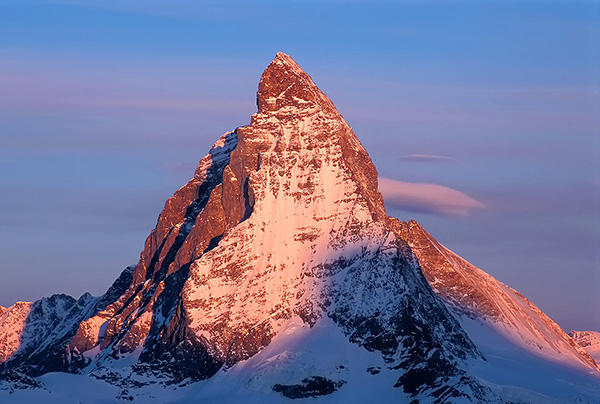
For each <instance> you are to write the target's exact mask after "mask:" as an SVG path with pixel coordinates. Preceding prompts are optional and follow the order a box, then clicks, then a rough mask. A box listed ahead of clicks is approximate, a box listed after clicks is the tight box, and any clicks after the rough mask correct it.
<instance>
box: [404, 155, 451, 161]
mask: <svg viewBox="0 0 600 404" xmlns="http://www.w3.org/2000/svg"><path fill="white" fill-rule="evenodd" d="M400 159H402V160H408V161H427V162H455V161H457V160H456V159H455V158H453V157H450V156H441V155H439V154H406V155H404V156H400Z"/></svg>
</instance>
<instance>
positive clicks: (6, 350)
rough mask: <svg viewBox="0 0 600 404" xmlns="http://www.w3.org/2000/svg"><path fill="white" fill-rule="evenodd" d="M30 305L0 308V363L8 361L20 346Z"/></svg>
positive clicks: (26, 303) (23, 303) (22, 303)
mask: <svg viewBox="0 0 600 404" xmlns="http://www.w3.org/2000/svg"><path fill="white" fill-rule="evenodd" d="M31 305H32V303H29V302H17V303H15V304H14V305H12V306H11V307H9V308H6V309H5V308H4V307H0V363H3V362H6V361H7V360H8V359H10V358H11V357H12V356H13V355H14V354H15V352H17V350H18V349H19V347H20V346H21V335H22V333H23V330H24V329H25V320H26V319H27V316H28V315H29V311H30V310H31Z"/></svg>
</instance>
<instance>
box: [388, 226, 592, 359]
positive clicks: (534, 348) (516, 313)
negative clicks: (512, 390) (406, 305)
mask: <svg viewBox="0 0 600 404" xmlns="http://www.w3.org/2000/svg"><path fill="white" fill-rule="evenodd" d="M397 226H398V228H399V230H400V234H401V235H402V237H403V238H404V239H405V240H406V242H407V243H408V244H409V245H410V247H411V249H412V250H413V252H414V253H415V255H416V256H417V258H418V260H419V264H420V266H421V269H422V270H423V274H424V275H425V277H426V278H427V281H428V282H429V284H430V285H431V287H432V288H433V290H434V291H435V292H436V294H437V295H438V296H440V297H441V298H442V300H443V301H444V302H446V303H447V304H448V305H449V306H450V307H452V308H453V309H454V310H455V311H457V312H458V313H460V314H463V315H466V316H469V317H472V318H475V319H479V320H483V321H486V322H488V323H490V324H491V325H492V326H493V327H494V328H495V329H497V330H498V332H500V333H502V334H503V335H506V336H507V337H508V338H510V339H511V340H513V341H514V342H515V343H517V344H520V345H523V346H524V347H525V348H526V349H527V350H529V351H530V352H532V353H534V354H536V355H541V356H544V357H546V358H549V359H552V360H555V361H559V362H567V363H572V364H576V365H580V366H581V365H582V364H583V365H584V366H586V367H589V368H592V369H594V370H597V369H598V368H597V366H596V363H595V362H594V359H593V358H592V357H591V356H590V355H589V354H588V353H587V352H586V351H585V350H584V349H582V348H581V347H580V346H579V345H578V344H577V343H576V342H574V341H573V339H571V338H570V337H569V336H568V335H567V334H566V333H565V332H564V331H563V330H562V329H561V328H560V327H559V326H558V325H557V324H556V323H555V322H554V321H552V319H550V318H549V317H548V316H546V315H545V314H544V313H543V312H542V311H541V310H540V309H539V308H537V307H536V306H535V305H534V304H533V303H531V302H530V301H529V300H527V299H526V298H525V297H524V296H522V295H521V294H520V293H519V292H517V291H516V290H514V289H511V288H510V287H508V286H506V285H505V284H503V283H501V282H499V281H497V280H496V279H494V278H493V277H492V276H490V275H488V274H487V273H485V272H483V271H482V270H480V269H478V268H476V267H475V266H473V265H471V264H470V263H468V262H467V261H465V260H464V259H462V258H461V257H459V256H458V255H456V254H455V253H453V252H452V251H450V250H448V249H447V248H446V247H444V246H443V245H441V244H440V243H438V242H437V241H436V240H435V239H434V238H433V237H432V236H431V234H429V233H428V232H427V231H425V229H423V227H421V225H419V224H418V223H417V222H415V221H410V222H408V223H406V222H397Z"/></svg>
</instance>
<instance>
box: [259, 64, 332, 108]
mask: <svg viewBox="0 0 600 404" xmlns="http://www.w3.org/2000/svg"><path fill="white" fill-rule="evenodd" d="M256 103H257V106H258V112H259V113H268V112H271V113H272V112H276V111H280V110H284V111H287V112H291V111H294V112H296V111H298V110H306V109H314V108H320V109H323V110H326V111H328V112H332V113H335V114H337V111H336V109H335V107H334V106H333V104H332V102H331V101H330V100H329V98H327V96H326V95H325V94H323V92H322V91H321V90H319V88H318V87H317V86H316V85H315V83H314V81H313V80H312V78H311V77H310V76H309V75H308V74H306V72H304V70H302V68H301V67H300V66H299V65H298V64H297V63H296V61H294V59H292V57H291V56H289V55H287V54H285V53H283V52H278V53H277V55H276V56H275V59H273V61H272V62H271V63H270V64H269V66H268V67H267V68H266V69H265V71H264V72H263V74H262V76H261V79H260V83H259V85H258V93H257V95H256ZM286 107H287V108H286Z"/></svg>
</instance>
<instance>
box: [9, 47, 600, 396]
mask: <svg viewBox="0 0 600 404" xmlns="http://www.w3.org/2000/svg"><path fill="white" fill-rule="evenodd" d="M257 106H258V112H257V113H256V114H255V115H253V116H252V119H251V122H250V124H249V125H248V126H244V127H239V128H237V129H235V130H234V131H232V132H229V133H226V134H224V135H223V136H221V138H220V139H219V140H218V141H217V142H216V143H215V145H214V146H213V148H212V149H211V150H210V151H209V153H208V155H206V156H205V157H204V158H203V159H202V160H201V161H200V164H199V166H198V168H197V170H196V172H195V175H194V177H193V178H192V179H191V180H190V181H189V182H188V183H187V184H186V185H184V186H183V187H182V188H180V189H179V190H178V191H177V192H175V194H174V195H173V197H171V198H170V199H169V200H167V202H166V204H165V207H164V209H163V211H162V212H161V214H160V216H159V218H158V222H157V225H156V228H155V229H154V230H153V231H152V233H151V234H150V235H149V237H148V238H147V240H146V243H145V247H144V250H143V251H142V253H141V255H140V260H139V262H138V264H137V265H136V266H135V267H132V268H128V269H126V270H125V271H124V272H123V274H122V275H121V277H120V278H119V280H117V281H116V282H115V284H114V285H113V286H112V287H111V289H109V291H108V292H107V293H106V294H105V295H104V296H102V297H99V298H95V297H92V296H89V295H84V296H83V297H81V298H80V299H78V300H75V299H74V298H70V297H67V296H64V295H56V296H52V297H50V298H47V299H45V300H44V299H42V300H40V301H38V302H35V303H33V304H21V303H20V304H17V305H15V306H13V308H9V309H3V310H2V311H1V312H0V313H3V314H2V316H3V317H2V322H1V323H0V338H1V339H2V341H1V344H0V347H3V348H2V349H3V350H2V352H3V355H4V356H3V358H4V359H3V360H4V362H3V364H2V365H1V366H2V367H0V371H1V372H3V376H2V377H3V378H4V386H8V387H4V390H5V391H9V390H10V391H13V394H14V395H13V396H11V397H14V399H15V400H17V399H18V400H22V401H29V402H35V401H42V402H44V401H48V400H50V399H51V400H54V401H63V402H64V401H69V400H71V401H74V402H79V401H88V402H89V401H93V399H91V398H90V397H89V391H90V389H93V390H94V391H95V394H96V397H95V398H94V399H97V400H110V399H113V400H114V399H115V397H118V398H119V399H125V400H132V399H135V398H139V399H141V400H143V401H157V402H161V401H177V402H186V401H190V402H192V401H197V400H207V401H221V402H228V401H229V402H240V401H252V400H254V401H260V402H265V401H267V402H268V401H272V402H279V401H280V400H282V399H284V398H286V397H287V398H307V397H320V396H323V397H321V398H322V399H324V400H327V399H330V400H335V401H350V402H352V401H359V402H364V401H367V400H373V399H375V400H378V401H384V402H385V401H394V402H395V401H399V402H413V403H418V402H432V403H444V402H452V403H455V402H456V403H460V402H498V403H501V402H514V401H519V400H520V401H525V402H528V401H527V400H530V401H531V402H534V400H536V401H535V402H551V400H552V399H559V400H561V399H563V398H565V397H568V398H576V399H577V400H580V402H592V401H590V397H594V394H596V393H598V392H600V383H598V379H597V376H594V374H593V372H596V373H597V371H596V370H594V369H595V365H594V363H593V360H591V359H590V358H589V357H588V356H586V354H585V352H583V351H580V350H578V349H577V345H576V344H575V343H573V344H570V343H569V341H570V339H569V337H568V336H567V337H566V338H567V339H566V340H564V341H563V340H561V338H562V336H560V335H559V333H558V331H557V330H555V329H554V328H553V326H552V324H554V323H551V320H549V319H548V321H549V322H546V323H544V321H545V320H544V318H545V317H544V316H543V313H541V312H539V313H537V312H536V311H535V310H534V308H532V307H534V306H532V307H529V306H527V303H526V301H525V300H524V299H523V302H525V303H523V302H522V303H519V310H521V311H518V310H517V309H516V308H514V307H512V306H511V307H509V308H508V309H506V311H500V312H501V313H503V316H499V315H498V316H496V315H497V313H496V312H490V313H489V314H490V316H491V315H492V314H493V315H494V316H496V317H488V316H487V315H488V312H487V311H478V310H475V309H474V307H473V305H474V304H479V303H480V302H486V303H485V304H487V305H490V306H493V302H494V301H495V299H503V297H502V296H500V295H494V294H493V293H491V292H490V293H483V294H481V296H479V295H477V296H475V297H474V299H475V300H472V299H469V298H462V297H461V298H458V297H457V298H456V299H454V300H453V299H452V298H450V296H452V293H450V292H448V291H444V289H443V288H441V287H439V285H440V284H439V282H437V283H436V281H435V279H434V280H433V281H432V278H431V276H430V275H431V273H435V271H438V272H439V271H441V272H443V271H445V270H448V269H449V268H450V267H449V266H448V265H454V267H452V268H459V267H460V268H462V266H465V267H466V266H467V263H466V261H465V262H464V263H463V261H461V260H460V259H459V258H455V259H454V258H453V261H452V262H451V263H450V264H447V262H446V261H448V260H449V257H452V255H451V253H449V252H447V253H444V254H442V255H441V256H438V255H435V254H434V255H431V257H433V259H429V258H428V257H430V255H428V254H421V253H422V251H420V248H421V247H423V248H421V249H425V250H424V251H425V252H427V251H428V250H429V249H428V246H429V245H435V246H437V244H436V243H435V240H433V239H432V238H431V240H430V241H427V243H429V244H427V243H425V242H420V241H419V240H420V238H419V237H421V236H420V234H421V233H419V232H418V231H417V232H416V233H415V231H416V230H415V229H416V227H415V223H414V222H410V223H408V224H407V223H403V222H400V221H399V220H397V219H395V218H392V217H390V216H388V215H387V213H386V210H385V206H384V202H383V199H382V196H381V194H380V193H379V191H378V188H377V171H376V170H375V167H374V166H373V164H372V162H371V160H370V158H369V156H368V154H367V152H366V151H365V150H364V148H363V147H362V145H361V144H360V142H359V141H358V139H357V138H356V136H355V135H354V133H353V131H352V129H351V128H350V126H349V125H348V124H347V123H346V121H345V120H344V119H343V117H342V116H341V115H340V114H339V112H338V111H337V110H336V109H335V107H334V105H333V103H332V102H331V101H330V100H329V99H328V98H327V96H325V94H324V93H323V92H321V91H320V90H319V89H318V88H317V86H316V85H315V84H314V82H313V81H312V79H311V78H310V77H309V76H308V75H307V74H306V73H305V72H304V71H303V70H302V69H301V68H300V67H299V66H298V65H297V64H296V62H295V61H293V60H292V59H291V58H290V57H289V56H288V55H285V54H283V53H278V54H277V56H276V58H275V60H273V61H272V62H271V64H270V65H269V66H268V67H267V69H266V70H265V71H264V73H263V75H262V77H261V80H260V83H259V87H258V93H257ZM411 226H412V227H411ZM411 229H412V230H411ZM422 234H424V233H422ZM429 237H430V236H429ZM436 248H437V247H436ZM440 248H442V247H440ZM444 251H445V250H444ZM444 260H445V261H444ZM448 262H450V261H448ZM459 264H460V265H459ZM461 265H462V266H461ZM432 271H433V272H432ZM469 271H470V272H469ZM424 274H425V275H424ZM481 274H483V273H481ZM481 274H479V273H478V272H476V271H474V270H471V269H470V267H469V269H468V271H466V272H465V276H464V278H465V279H471V278H476V277H483V275H481ZM436 279H437V278H436ZM490 279H493V278H491V277H490ZM428 280H429V282H428ZM461 282H462V281H461ZM469 282H470V281H469ZM430 283H431V285H432V286H433V288H432V286H431V285H430ZM490 285H491V286H490ZM448 286H449V290H453V287H452V285H449V284H448ZM480 287H483V288H488V287H492V288H497V289H498V290H502V291H503V292H506V293H507V294H508V295H510V294H509V293H508V292H507V291H505V290H504V289H502V287H501V284H499V283H494V282H492V281H491V280H489V282H488V283H487V284H481V286H480ZM480 287H479V286H476V287H473V288H471V289H469V290H463V292H464V293H473V292H475V291H476V290H478V289H479V288H480ZM505 288H506V289H507V290H508V288H507V287H505ZM490 290H493V289H490ZM511 298H512V297H511ZM498 304H499V305H500V306H501V307H504V306H506V305H507V304H508V303H506V304H505V303H498ZM17 306H18V307H17ZM494 307H495V306H494ZM527 307H529V308H527ZM511 310H513V313H512V314H514V315H512V316H509V314H510V311H511ZM515 310H516V311H515ZM538 311H539V310H538ZM463 314H464V315H466V316H467V317H466V318H468V319H475V320H481V321H483V322H486V321H487V322H493V321H498V322H502V323H506V327H507V328H510V329H511V330H513V329H514V330H517V331H518V332H517V331H515V332H516V335H518V336H519V338H521V339H523V338H528V341H532V342H533V343H537V344H538V346H542V347H543V348H544V349H545V350H548V349H555V350H558V351H559V352H560V353H561V354H560V355H562V356H560V355H559V357H558V362H560V361H561V360H562V359H563V358H571V359H573V362H577V363H578V364H581V365H582V366H583V367H585V369H586V370H587V371H589V372H591V373H592V374H581V375H580V374H577V375H574V374H573V373H572V371H571V370H564V369H562V367H560V366H558V365H557V366H558V367H556V368H554V367H552V366H554V365H552V366H551V367H550V368H551V371H544V372H542V373H541V374H543V377H542V380H543V381H544V382H548V381H549V380H554V379H555V378H557V377H558V378H560V380H563V379H564V380H566V382H564V383H562V382H561V383H556V384H555V385H559V386H561V387H564V388H563V389H562V390H561V391H550V392H549V391H546V390H544V389H543V388H542V389H541V390H540V388H539V387H538V386H537V385H535V383H529V384H526V385H525V386H521V385H517V386H513V385H508V386H507V385H506V383H504V382H503V378H504V377H506V375H507V374H514V373H515V372H514V369H513V368H511V367H510V363H511V362H506V363H504V364H502V365H500V366H499V367H498V369H499V371H496V370H495V369H491V370H490V364H492V363H494V364H495V363H496V362H495V361H496V359H493V358H496V355H494V356H493V357H486V355H485V352H484V350H482V349H481V348H480V346H479V345H478V344H477V338H479V334H478V333H476V332H474V333H472V330H471V329H470V328H469V327H471V324H470V323H468V322H467V321H466V320H465V317H464V316H463ZM527 316H529V317H527ZM531 319H534V320H535V321H538V320H539V321H540V323H539V325H538V326H537V327H538V328H540V327H541V328H540V330H539V332H537V331H536V332H534V331H532V332H529V333H525V332H524V331H523V330H525V329H526V326H525V322H527V321H530V320H531ZM542 323H543V324H545V326H544V327H545V328H544V327H542ZM550 323H551V324H550ZM536 324H537V323H536ZM536 330H537V328H536ZM470 333H472V335H473V336H475V337H477V338H472V336H471V334H470ZM479 340H481V339H479ZM540 340H544V341H543V342H539V341H540ZM474 341H475V342H474ZM561 341H563V342H561ZM482 346H484V344H482ZM507 346H508V345H507ZM510 346H512V345H510ZM547 346H548V348H546V347H547ZM4 347H6V348H4ZM511 355H512V354H511ZM517 357H518V358H520V357H519V356H518V355H517ZM528 363H530V364H531V366H533V367H534V368H536V369H540V368H541V367H542V366H545V364H544V363H541V362H536V361H535V360H533V361H530V362H528ZM559 365H560V363H559ZM494 366H495V365H494ZM57 371H60V372H70V373H74V374H76V375H71V374H65V373H53V372H57ZM490 372H491V373H490ZM565 372H566V373H565ZM86 376H87V377H86ZM2 377H0V378H2ZM73 378H79V379H77V380H78V382H74V380H75V379H73ZM525 379H526V380H531V379H527V378H525ZM32 383H40V384H41V385H42V388H45V389H46V390H44V391H42V390H40V389H38V390H35V392H30V391H29V390H28V391H27V392H21V390H18V389H17V388H18V387H19V386H20V387H23V386H25V387H27V386H30V385H32ZM2 386H3V384H1V383H0V390H2V388H3V387H2ZM11 386H12V387H11ZM68 386H69V387H68ZM70 386H76V387H70Z"/></svg>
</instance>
